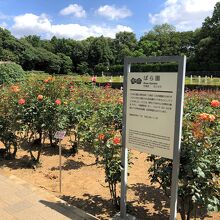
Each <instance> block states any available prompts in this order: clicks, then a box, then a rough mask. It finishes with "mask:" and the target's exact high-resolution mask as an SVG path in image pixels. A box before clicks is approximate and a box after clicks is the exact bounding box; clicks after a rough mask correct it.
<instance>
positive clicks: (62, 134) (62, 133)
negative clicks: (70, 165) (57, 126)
mask: <svg viewBox="0 0 220 220" xmlns="http://www.w3.org/2000/svg"><path fill="white" fill-rule="evenodd" d="M65 134H66V131H57V132H56V133H55V135H54V138H56V139H58V140H59V142H58V145H59V171H60V172H59V174H60V175H59V177H60V178H59V179H60V184H59V191H60V193H61V186H62V166H61V165H62V160H61V159H62V158H61V153H62V147H61V141H62V140H63V138H64V137H65Z"/></svg>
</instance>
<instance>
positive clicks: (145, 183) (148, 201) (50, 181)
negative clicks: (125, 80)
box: [0, 140, 220, 220]
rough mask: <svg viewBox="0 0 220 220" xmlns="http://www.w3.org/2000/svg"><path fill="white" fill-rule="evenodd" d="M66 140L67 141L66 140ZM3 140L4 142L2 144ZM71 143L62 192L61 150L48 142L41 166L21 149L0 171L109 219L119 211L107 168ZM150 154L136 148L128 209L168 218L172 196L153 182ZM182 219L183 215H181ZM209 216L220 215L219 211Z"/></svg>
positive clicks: (66, 152) (64, 160)
mask: <svg viewBox="0 0 220 220" xmlns="http://www.w3.org/2000/svg"><path fill="white" fill-rule="evenodd" d="M62 144H66V142H65V140H64V141H63V142H62ZM1 147H2V144H1V143H0V148H1ZM69 147H70V146H68V145H65V147H63V152H62V168H63V171H62V177H63V178H62V181H63V183H62V193H61V194H59V167H58V166H59V155H58V154H59V152H58V148H57V147H56V148H52V147H51V146H50V145H49V144H45V145H44V147H43V152H42V156H41V166H40V167H38V168H37V169H33V168H28V162H29V159H30V158H29V153H28V152H27V151H26V150H25V148H23V149H19V150H18V152H17V157H16V159H15V160H13V161H11V160H3V159H0V172H4V173H5V174H7V175H12V174H13V175H16V176H18V177H19V178H22V179H24V180H25V181H27V182H29V183H31V184H34V185H36V186H40V187H42V188H44V189H46V190H48V191H50V192H52V193H54V194H55V195H56V196H58V197H60V198H61V199H63V200H65V201H67V202H69V203H70V204H72V205H74V206H76V207H78V208H80V209H83V210H85V211H86V212H88V213H90V214H93V215H95V216H97V217H99V218H100V219H109V218H110V217H112V216H113V215H114V214H115V213H116V212H117V211H116V210H115V209H114V208H113V206H112V204H111V198H110V193H109V189H108V186H107V183H105V171H104V169H103V168H102V166H100V165H99V164H97V165H96V164H95V160H96V158H95V156H94V155H92V154H90V153H88V152H86V151H84V150H79V152H78V154H76V156H73V155H70V153H69ZM146 158H147V154H145V153H140V152H137V151H134V150H132V159H131V161H132V162H133V163H134V164H133V165H132V167H131V168H130V170H129V172H130V175H129V177H128V183H129V187H128V211H129V212H130V213H131V214H132V215H134V216H136V217H137V218H138V219H140V220H141V219H152V220H154V219H155V220H159V219H163V220H165V219H168V215H169V200H168V199H167V197H166V196H165V195H164V194H163V192H162V190H160V189H159V188H158V187H157V186H156V185H151V184H150V178H149V174H148V172H147V169H148V168H149V166H150V162H147V161H146ZM178 219H180V218H178ZM205 219H216V220H217V219H220V215H219V214H218V213H214V214H213V215H212V216H210V217H207V218H205Z"/></svg>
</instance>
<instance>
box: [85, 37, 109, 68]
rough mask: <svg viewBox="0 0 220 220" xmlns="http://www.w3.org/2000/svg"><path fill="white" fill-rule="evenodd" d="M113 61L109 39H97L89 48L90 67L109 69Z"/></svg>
mask: <svg viewBox="0 0 220 220" xmlns="http://www.w3.org/2000/svg"><path fill="white" fill-rule="evenodd" d="M112 60H113V54H112V51H111V49H110V45H109V44H108V41H107V39H106V38H105V37H103V36H101V37H97V38H95V39H94V40H93V41H92V42H91V45H90V48H89V54H88V63H89V65H90V67H91V68H94V67H95V66H96V65H98V64H103V65H105V66H106V67H109V65H110V63H112Z"/></svg>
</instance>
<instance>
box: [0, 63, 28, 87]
mask: <svg viewBox="0 0 220 220" xmlns="http://www.w3.org/2000/svg"><path fill="white" fill-rule="evenodd" d="M24 78H25V72H24V71H23V69H22V67H21V66H20V65H18V64H16V63H10V62H9V63H0V84H3V83H5V84H10V83H14V82H20V81H22V80H24Z"/></svg>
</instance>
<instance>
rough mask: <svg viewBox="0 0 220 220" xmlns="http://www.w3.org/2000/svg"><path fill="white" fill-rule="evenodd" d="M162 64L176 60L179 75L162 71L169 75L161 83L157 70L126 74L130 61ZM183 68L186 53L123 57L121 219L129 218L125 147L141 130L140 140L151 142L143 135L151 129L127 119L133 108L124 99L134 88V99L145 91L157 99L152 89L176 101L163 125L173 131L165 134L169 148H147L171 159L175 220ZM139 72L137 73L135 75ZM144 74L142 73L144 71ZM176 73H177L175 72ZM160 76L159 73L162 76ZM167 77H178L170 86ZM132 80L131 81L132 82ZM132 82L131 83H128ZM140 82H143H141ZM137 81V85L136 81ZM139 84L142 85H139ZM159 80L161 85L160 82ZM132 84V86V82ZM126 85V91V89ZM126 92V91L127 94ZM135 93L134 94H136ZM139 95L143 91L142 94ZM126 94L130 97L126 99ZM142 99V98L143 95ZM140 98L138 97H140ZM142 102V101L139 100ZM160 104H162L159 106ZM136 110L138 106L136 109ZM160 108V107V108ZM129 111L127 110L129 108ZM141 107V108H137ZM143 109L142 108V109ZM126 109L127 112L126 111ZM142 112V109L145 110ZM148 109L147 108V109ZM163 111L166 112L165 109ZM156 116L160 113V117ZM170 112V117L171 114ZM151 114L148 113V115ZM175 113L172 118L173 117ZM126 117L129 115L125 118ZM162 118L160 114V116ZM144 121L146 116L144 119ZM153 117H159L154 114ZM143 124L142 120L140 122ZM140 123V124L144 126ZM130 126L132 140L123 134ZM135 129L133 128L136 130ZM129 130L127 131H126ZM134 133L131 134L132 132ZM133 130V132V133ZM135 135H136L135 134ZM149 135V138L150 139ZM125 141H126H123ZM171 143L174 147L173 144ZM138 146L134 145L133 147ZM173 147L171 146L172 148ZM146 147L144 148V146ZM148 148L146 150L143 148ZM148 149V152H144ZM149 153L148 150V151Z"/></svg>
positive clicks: (126, 151) (126, 153)
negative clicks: (141, 128)
mask: <svg viewBox="0 0 220 220" xmlns="http://www.w3.org/2000/svg"><path fill="white" fill-rule="evenodd" d="M157 62H159V63H161V62H162V63H164V62H175V63H178V74H177V73H175V72H173V73H172V72H170V73H166V72H165V73H163V74H164V75H163V74H162V75H163V76H166V77H169V78H163V83H162V81H161V82H160V74H159V73H157V74H158V75H155V76H153V75H150V77H151V78H148V77H149V75H147V74H146V73H145V74H146V75H145V76H143V75H140V73H136V75H133V76H132V75H131V76H129V75H128V74H129V73H130V67H131V64H133V63H157ZM185 67H186V57H185V56H182V57H181V56H170V57H169V56H164V57H127V58H125V61H124V88H123V91H124V93H123V101H124V105H123V131H122V134H123V137H122V157H121V158H122V176H121V203H120V219H123V220H124V219H128V216H129V215H128V214H126V191H127V169H128V149H127V148H128V147H129V148H133V146H132V145H133V144H134V143H132V138H134V140H135V138H141V136H143V135H142V133H143V134H145V136H144V138H142V139H143V140H145V142H146V146H148V145H149V146H150V143H151V142H147V141H148V140H147V139H146V137H148V136H149V133H150V134H151V131H148V130H147V129H145V128H144V127H143V131H142V130H141V131H140V130H139V129H140V125H139V124H138V128H137V126H136V127H135V126H134V124H133V121H134V119H133V121H132V120H130V118H129V117H128V116H127V115H126V114H129V111H131V109H135V108H129V107H128V109H127V102H128V103H130V95H131V91H135V93H133V94H132V95H133V96H132V97H133V99H134V98H136V99H138V95H139V93H140V94H141V93H143V92H144V95H143V97H145V96H146V95H145V94H147V93H145V92H148V93H152V94H150V95H151V96H152V97H154V99H155V100H157V99H158V98H157V96H154V95H153V94H154V93H153V92H157V93H158V92H161V93H169V95H165V96H164V97H171V98H172V100H175V111H174V109H172V111H174V112H173V113H174V114H172V111H171V109H169V108H168V110H167V112H168V111H169V112H168V113H167V116H169V117H170V118H171V120H172V123H173V125H174V126H173V127H172V126H171V125H169V124H166V120H165V122H164V125H165V126H167V127H169V128H171V129H172V132H173V133H172V134H171V133H167V135H168V136H167V137H169V139H170V138H173V139H172V143H170V148H169V149H171V150H170V151H168V150H166V148H165V150H163V152H161V151H158V149H157V147H156V148H155V150H153V151H152V149H151V148H149V149H148V150H149V151H150V153H152V154H154V155H158V156H162V157H166V158H170V159H173V170H172V186H171V205H170V220H175V219H176V213H177V199H178V175H179V160H180V144H181V130H182V112H183V97H184V78H185ZM130 74H134V73H130ZM138 74H139V75H138ZM143 74H144V73H143ZM175 74H177V75H175ZM137 75H138V77H139V78H138V79H137V78H135V76H137ZM162 75H161V76H162ZM132 77H133V78H132ZM128 78H129V83H128V81H127V80H128ZM168 79H171V80H177V84H173V87H171V88H170V87H169V85H170V82H169V81H168ZM132 80H133V81H132ZM134 80H139V82H140V83H138V82H137V81H134ZM149 80H150V81H153V80H155V83H154V84H157V86H158V87H154V86H153V85H154V84H150V83H149ZM130 81H131V82H130ZM142 82H143V83H142ZM131 83H132V84H133V87H131V88H132V89H131V88H130V86H131V85H132V84H131ZM135 83H137V84H135ZM141 83H142V84H141ZM161 83H162V84H161ZM134 84H135V85H134ZM136 85H140V86H141V87H137V86H136ZM128 88H129V91H128ZM161 88H165V89H163V90H162V89H161ZM128 92H129V93H128ZM174 93H176V95H174V96H173V97H172V95H170V94H174ZM136 94H137V95H136ZM141 95H142V94H141ZM128 96H129V98H128ZM142 99H143V98H142ZM142 99H139V101H140V100H142ZM140 102H142V101H140ZM167 102H171V101H170V100H169V99H167ZM134 106H137V105H136V104H134ZM162 107H163V106H162ZM136 109H137V108H136ZM161 109H162V108H161ZM128 110H129V111H128ZM137 110H140V109H137ZM141 110H142V109H141ZM127 111H128V112H127ZM144 111H145V110H144ZM149 111H150V109H149ZM165 113H166V111H165ZM162 114H164V111H160V115H162ZM160 115H159V116H160ZM171 115H172V117H171ZM139 116H140V118H145V115H144V113H142V115H141V113H139V112H138V113H136V112H135V114H133V117H136V118H137V120H139V122H140V118H139V119H138V117H139ZM150 116H151V115H150ZM150 116H149V117H146V118H151V119H152V116H151V117H150ZM173 116H174V117H173ZM126 117H128V118H126ZM160 117H161V118H162V116H160ZM145 120H146V121H147V120H148V119H145ZM154 120H158V117H155V118H154ZM162 121H163V118H162ZM143 124H144V123H143ZM143 124H142V125H143ZM129 126H130V127H131V126H132V128H133V130H134V131H132V130H131V134H132V136H131V137H132V138H131V141H130V140H129V139H128V140H127V137H126V135H127V134H126V129H128V130H129V129H130V127H129ZM135 129H136V130H135ZM129 131H130V130H129ZM155 131H156V132H157V130H156V129H155ZM132 132H133V133H132ZM135 132H136V133H135ZM137 134H138V136H137ZM158 136H159V137H160V136H161V137H163V138H164V137H166V136H163V134H161V133H160V132H158V133H156V134H152V135H151V138H154V139H156V138H157V137H158ZM151 138H148V139H149V140H150V139H151ZM126 140H127V141H128V142H127V143H126ZM164 144H165V145H166V144H167V140H166V139H164ZM137 145H140V146H139V148H140V149H141V150H143V146H142V145H143V144H138V143H137ZM172 146H173V147H172ZM136 147H137V146H136ZM171 147H172V148H171ZM146 148H147V147H146ZM146 151H147V150H146ZM147 152H148V151H147ZM148 153H149V152H148Z"/></svg>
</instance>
